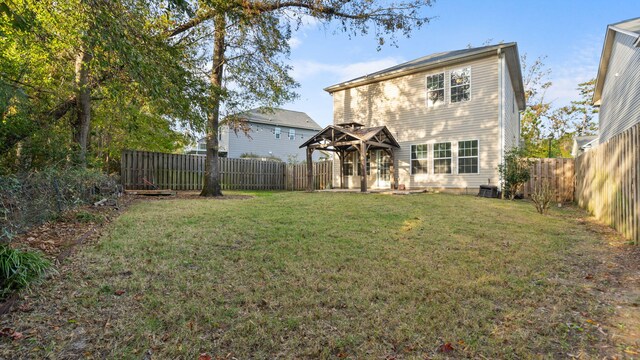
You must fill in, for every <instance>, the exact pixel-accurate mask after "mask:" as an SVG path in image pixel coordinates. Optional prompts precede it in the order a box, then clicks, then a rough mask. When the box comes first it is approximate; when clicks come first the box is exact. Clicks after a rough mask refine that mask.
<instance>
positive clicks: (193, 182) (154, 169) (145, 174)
mask: <svg viewBox="0 0 640 360" xmlns="http://www.w3.org/2000/svg"><path fill="white" fill-rule="evenodd" d="M204 160H205V157H204V156H203V155H182V154H166V153H158V152H149V151H135V150H125V151H123V152H122V157H121V160H120V177H121V182H122V185H123V186H124V188H125V189H127V190H148V189H154V188H158V189H172V190H201V189H202V185H203V183H204ZM219 161H220V162H219V164H220V179H221V181H220V184H221V185H222V189H223V190H306V185H307V179H306V175H307V172H306V165H305V164H297V165H288V164H286V163H284V162H280V161H263V160H257V159H229V158H220V160H219ZM332 164H333V162H332V161H324V162H318V163H314V185H315V189H324V188H327V187H328V186H329V184H330V183H331V177H332V176H333V166H332ZM302 169H303V170H302Z"/></svg>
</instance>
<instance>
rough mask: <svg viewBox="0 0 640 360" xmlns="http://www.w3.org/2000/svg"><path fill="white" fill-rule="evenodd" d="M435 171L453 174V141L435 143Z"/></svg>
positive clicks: (435, 172) (436, 172)
mask: <svg viewBox="0 0 640 360" xmlns="http://www.w3.org/2000/svg"><path fill="white" fill-rule="evenodd" d="M433 173H434V174H451V143H450V142H442V143H436V144H433Z"/></svg>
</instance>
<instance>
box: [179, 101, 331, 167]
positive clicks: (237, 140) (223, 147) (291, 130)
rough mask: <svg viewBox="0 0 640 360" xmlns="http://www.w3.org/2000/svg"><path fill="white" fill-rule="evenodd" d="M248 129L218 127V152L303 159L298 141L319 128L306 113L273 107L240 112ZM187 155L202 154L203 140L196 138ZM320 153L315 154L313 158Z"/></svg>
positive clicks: (318, 156) (286, 159)
mask: <svg viewBox="0 0 640 360" xmlns="http://www.w3.org/2000/svg"><path fill="white" fill-rule="evenodd" d="M241 118H242V119H244V120H245V121H246V123H245V125H246V128H247V129H248V132H247V133H246V134H245V133H244V132H243V131H242V130H238V131H237V132H235V131H233V130H230V129H229V128H228V127H226V126H221V127H220V134H219V141H220V145H219V146H220V148H219V151H220V155H221V156H223V157H229V158H239V157H241V156H243V155H244V156H246V155H247V154H250V155H251V156H256V157H259V158H270V159H273V158H277V159H280V160H282V161H297V162H300V161H304V160H305V152H304V149H299V146H300V144H302V143H303V142H305V141H306V139H308V138H309V137H310V136H312V135H314V134H315V133H317V132H318V131H319V130H320V129H321V127H320V125H318V124H317V123H316V122H315V121H313V120H312V119H311V118H310V117H309V116H308V115H307V114H305V113H303V112H300V111H292V110H284V109H274V110H273V111H272V112H267V111H263V110H262V109H253V110H249V111H247V112H245V113H243V114H241ZM187 152H188V153H190V154H206V141H205V139H204V138H203V139H200V140H199V141H198V144H197V147H196V148H193V149H188V150H187ZM321 156H322V154H321V153H318V154H316V155H315V156H314V160H318V159H319V158H320V157H321Z"/></svg>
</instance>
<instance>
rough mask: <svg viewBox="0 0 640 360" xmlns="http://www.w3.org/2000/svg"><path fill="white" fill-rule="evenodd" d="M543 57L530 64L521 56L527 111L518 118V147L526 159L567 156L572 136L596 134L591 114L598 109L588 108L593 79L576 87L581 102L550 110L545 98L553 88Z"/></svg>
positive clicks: (591, 106)
mask: <svg viewBox="0 0 640 360" xmlns="http://www.w3.org/2000/svg"><path fill="white" fill-rule="evenodd" d="M544 59H545V58H544V57H540V58H537V59H536V60H535V61H533V62H532V63H529V62H528V61H527V56H526V54H525V55H523V56H522V58H521V63H522V74H523V83H524V87H525V99H526V103H527V108H526V109H525V110H524V112H523V113H522V117H521V134H520V135H521V139H522V148H523V150H524V153H525V154H526V155H527V156H528V157H532V158H533V157H536V158H544V157H549V158H553V157H570V156H571V148H572V146H573V137H574V136H582V135H592V134H596V133H597V124H596V123H595V115H596V114H597V113H598V108H596V107H594V106H593V105H591V98H592V97H593V92H594V90H595V79H592V80H590V81H587V82H584V83H580V84H578V88H577V90H578V93H579V95H580V98H581V100H579V101H572V102H571V104H570V105H567V106H562V107H559V108H553V107H552V104H551V102H549V101H547V100H546V99H545V95H546V91H547V90H548V89H549V88H551V87H552V86H553V84H552V82H551V81H549V76H550V74H551V70H550V69H548V68H547V67H546V65H545V64H544Z"/></svg>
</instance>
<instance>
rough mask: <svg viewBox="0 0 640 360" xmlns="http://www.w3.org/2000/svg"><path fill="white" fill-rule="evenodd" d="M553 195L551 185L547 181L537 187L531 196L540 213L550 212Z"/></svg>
mask: <svg viewBox="0 0 640 360" xmlns="http://www.w3.org/2000/svg"><path fill="white" fill-rule="evenodd" d="M553 195H554V194H553V190H552V189H551V185H549V182H547V181H543V182H542V184H540V185H538V186H536V187H535V189H534V190H533V193H532V194H531V201H533V204H534V205H535V207H536V210H537V211H538V213H540V214H546V213H547V211H549V207H551V201H552V200H553Z"/></svg>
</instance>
